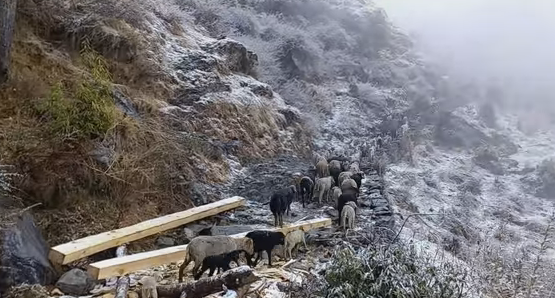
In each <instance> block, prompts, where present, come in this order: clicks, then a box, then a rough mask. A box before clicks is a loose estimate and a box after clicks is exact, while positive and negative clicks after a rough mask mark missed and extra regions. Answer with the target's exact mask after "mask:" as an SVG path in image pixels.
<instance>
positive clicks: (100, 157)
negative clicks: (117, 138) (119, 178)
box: [89, 144, 116, 169]
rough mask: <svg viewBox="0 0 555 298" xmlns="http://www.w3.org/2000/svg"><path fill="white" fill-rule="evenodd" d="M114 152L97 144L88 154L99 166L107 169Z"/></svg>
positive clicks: (108, 147)
mask: <svg viewBox="0 0 555 298" xmlns="http://www.w3.org/2000/svg"><path fill="white" fill-rule="evenodd" d="M115 154H116V152H115V151H114V149H112V148H111V147H110V146H106V145H104V144H98V145H97V146H96V148H95V149H94V150H92V151H91V152H89V156H91V157H92V158H93V159H94V160H95V161H96V162H97V163H98V164H99V165H100V166H102V167H103V168H104V169H107V168H108V167H110V165H111V164H112V162H113V160H114V157H115Z"/></svg>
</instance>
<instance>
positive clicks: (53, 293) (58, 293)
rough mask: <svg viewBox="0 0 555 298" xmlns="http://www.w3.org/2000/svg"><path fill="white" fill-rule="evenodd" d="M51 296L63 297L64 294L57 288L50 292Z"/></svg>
mask: <svg viewBox="0 0 555 298" xmlns="http://www.w3.org/2000/svg"><path fill="white" fill-rule="evenodd" d="M50 295H52V296H62V295H64V293H63V292H62V291H60V289H58V288H55V289H54V290H52V291H51V292H50Z"/></svg>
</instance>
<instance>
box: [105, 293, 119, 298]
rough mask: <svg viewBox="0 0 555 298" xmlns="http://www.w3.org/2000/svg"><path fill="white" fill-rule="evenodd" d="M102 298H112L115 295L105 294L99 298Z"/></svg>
mask: <svg viewBox="0 0 555 298" xmlns="http://www.w3.org/2000/svg"><path fill="white" fill-rule="evenodd" d="M101 297H102V298H114V297H116V295H115V294H114V293H106V294H104V295H102V296H101Z"/></svg>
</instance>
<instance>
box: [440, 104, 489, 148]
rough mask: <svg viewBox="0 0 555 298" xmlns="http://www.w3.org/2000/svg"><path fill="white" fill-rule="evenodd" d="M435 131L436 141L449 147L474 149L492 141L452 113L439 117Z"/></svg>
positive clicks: (444, 113)
mask: <svg viewBox="0 0 555 298" xmlns="http://www.w3.org/2000/svg"><path fill="white" fill-rule="evenodd" d="M435 130H436V131H435V134H434V136H435V138H436V140H437V141H438V142H439V144H440V145H444V146H447V147H459V148H465V149H472V148H477V147H479V146H481V145H482V144H484V143H490V141H491V139H490V137H489V136H487V135H486V134H484V133H483V132H482V131H481V130H480V129H478V128H477V127H474V126H473V125H472V124H470V123H468V122H467V121H466V120H464V119H463V118H461V117H459V116H456V115H454V114H453V113H451V112H443V113H441V114H440V115H439V118H438V122H437V123H436V125H435Z"/></svg>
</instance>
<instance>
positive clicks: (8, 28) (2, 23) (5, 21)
mask: <svg viewBox="0 0 555 298" xmlns="http://www.w3.org/2000/svg"><path fill="white" fill-rule="evenodd" d="M16 5H17V0H0V85H2V84H4V83H5V82H6V81H7V80H8V69H9V67H10V50H11V47H12V40H13V32H14V27H15V9H16Z"/></svg>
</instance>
